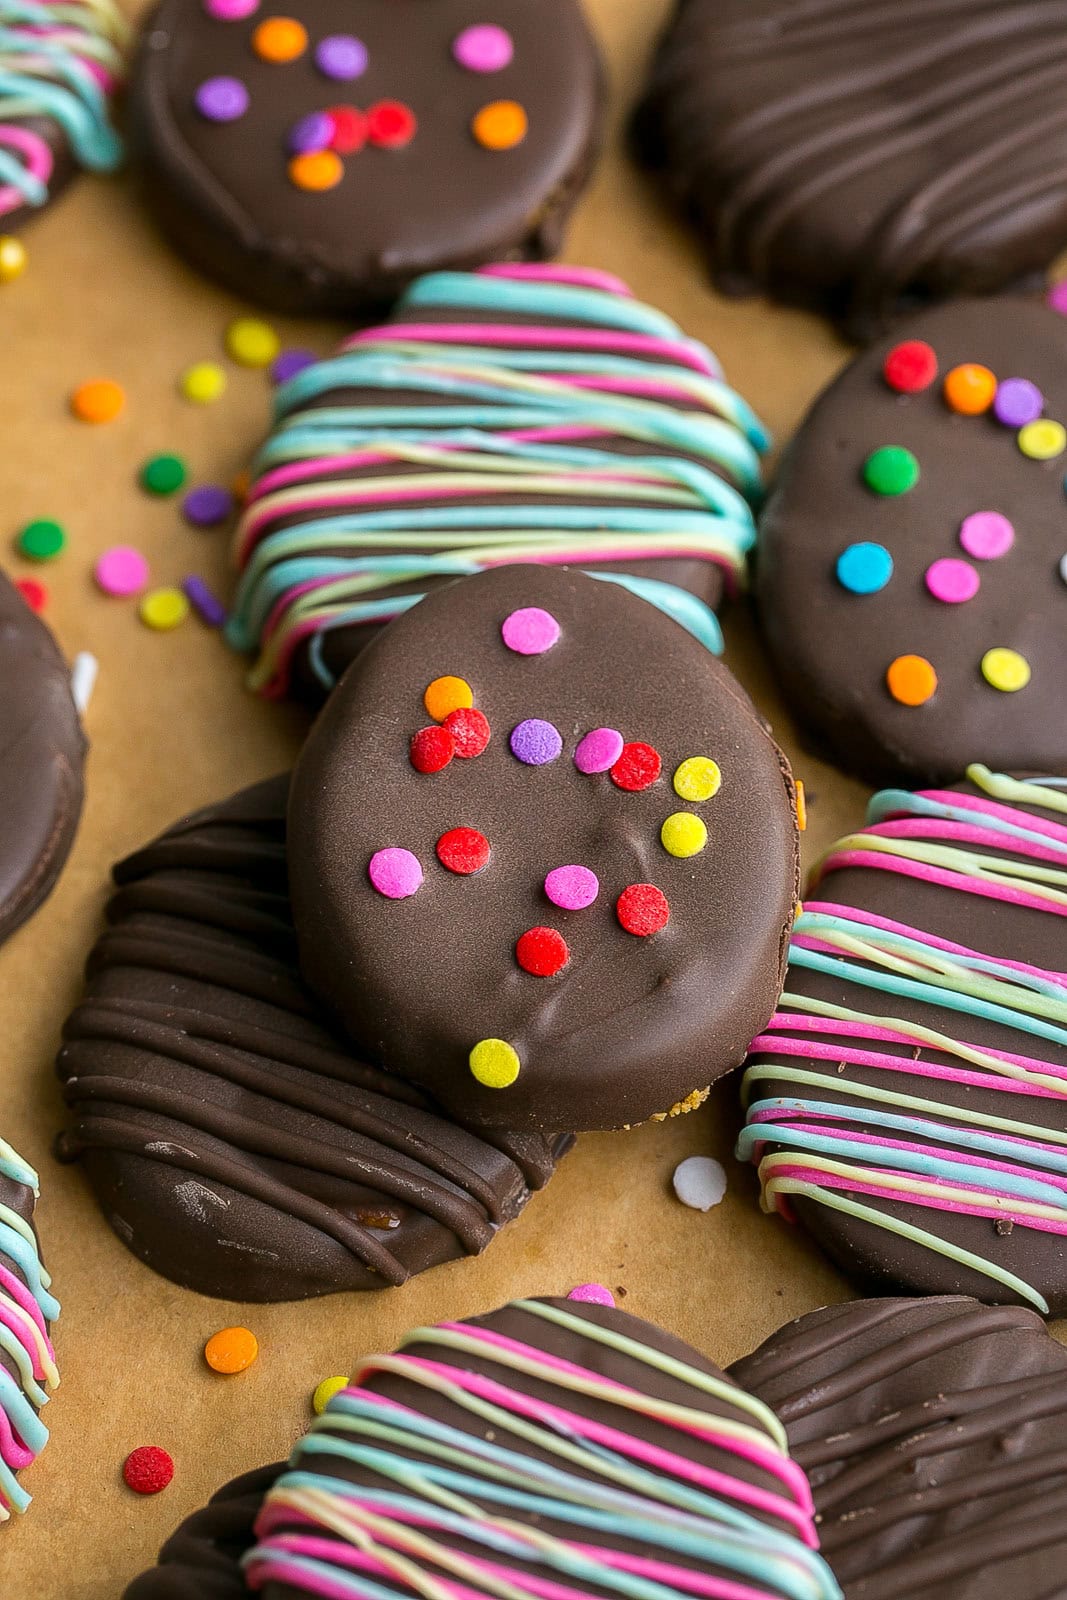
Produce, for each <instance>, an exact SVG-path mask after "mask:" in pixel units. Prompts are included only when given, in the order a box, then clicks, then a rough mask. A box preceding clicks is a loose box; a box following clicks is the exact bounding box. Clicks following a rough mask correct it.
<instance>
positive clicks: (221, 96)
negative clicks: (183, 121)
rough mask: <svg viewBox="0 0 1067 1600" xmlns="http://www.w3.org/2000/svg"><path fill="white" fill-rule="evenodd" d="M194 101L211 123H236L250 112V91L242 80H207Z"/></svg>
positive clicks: (201, 113)
mask: <svg viewBox="0 0 1067 1600" xmlns="http://www.w3.org/2000/svg"><path fill="white" fill-rule="evenodd" d="M194 100H195V104H196V109H197V110H198V111H199V113H200V115H201V116H202V117H206V118H207V120H208V121H209V122H236V121H237V119H238V118H239V117H243V116H244V114H245V112H246V111H247V110H248V90H247V89H246V88H245V86H244V84H243V83H242V82H241V80H240V78H206V79H205V80H204V82H203V83H202V84H201V85H200V87H199V89H198V90H197V91H196V95H195V96H194Z"/></svg>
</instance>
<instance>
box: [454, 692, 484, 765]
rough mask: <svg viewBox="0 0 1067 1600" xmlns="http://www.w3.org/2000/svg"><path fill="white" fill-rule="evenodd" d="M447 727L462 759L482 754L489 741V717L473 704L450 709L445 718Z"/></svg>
mask: <svg viewBox="0 0 1067 1600" xmlns="http://www.w3.org/2000/svg"><path fill="white" fill-rule="evenodd" d="M445 727H446V728H447V729H448V731H449V733H450V734H451V735H452V737H453V739H454V740H455V741H456V754H457V756H459V758H460V760H461V761H469V760H470V759H471V757H472V756H480V755H481V753H482V751H483V750H484V749H485V747H486V745H487V744H488V743H489V719H488V717H487V716H486V715H485V714H484V712H481V711H476V710H475V708H474V707H473V706H464V707H458V708H457V709H456V710H455V711H450V712H449V713H448V716H447V717H446V718H445Z"/></svg>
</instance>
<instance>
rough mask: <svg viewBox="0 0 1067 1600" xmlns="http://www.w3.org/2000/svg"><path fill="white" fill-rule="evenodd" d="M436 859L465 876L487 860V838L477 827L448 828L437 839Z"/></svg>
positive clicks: (450, 870)
mask: <svg viewBox="0 0 1067 1600" xmlns="http://www.w3.org/2000/svg"><path fill="white" fill-rule="evenodd" d="M456 753H457V755H458V754H459V752H458V751H457V752H456ZM437 859H438V861H440V863H441V865H442V866H443V867H447V868H448V870H449V872H458V873H459V874H460V876H461V877H464V878H467V877H469V876H470V874H471V873H472V872H481V870H482V868H483V867H484V866H485V865H486V863H487V862H488V860H489V840H488V839H487V838H486V837H485V834H484V833H479V832H478V830H477V828H449V830H448V832H447V833H443V834H442V835H441V837H440V838H439V839H438V841H437Z"/></svg>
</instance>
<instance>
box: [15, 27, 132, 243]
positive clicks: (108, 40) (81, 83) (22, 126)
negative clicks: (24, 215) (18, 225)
mask: <svg viewBox="0 0 1067 1600" xmlns="http://www.w3.org/2000/svg"><path fill="white" fill-rule="evenodd" d="M126 34H127V28H126V24H125V22H124V21H123V19H122V15H121V13H120V12H119V11H118V10H117V9H116V7H115V6H114V5H113V4H112V0H66V3H60V4H46V3H44V0H0V220H2V219H3V218H4V217H5V216H9V215H10V214H11V213H13V212H15V211H21V210H22V209H23V208H25V207H34V208H35V207H38V206H43V205H45V204H46V202H47V200H48V195H49V183H50V180H51V178H52V173H53V168H54V158H53V154H52V149H51V147H50V146H49V144H48V141H47V140H46V139H44V138H42V137H41V134H40V133H39V132H38V131H37V130H36V129H35V128H34V127H33V126H32V125H31V124H32V123H33V121H34V120H35V119H36V120H39V119H41V118H45V119H47V120H49V121H51V122H53V123H55V124H56V125H58V127H59V128H60V129H61V130H62V133H63V137H64V139H65V140H66V142H67V144H68V145H69V146H70V149H71V151H72V153H73V156H74V159H75V160H76V161H77V163H78V164H79V165H80V166H82V167H85V168H87V169H89V170H90V171H92V172H111V171H113V170H114V169H115V167H117V166H118V164H119V161H120V159H121V155H122V148H121V145H120V143H119V139H118V135H117V134H116V133H115V130H114V129H113V127H112V126H111V122H110V119H109V110H108V101H109V97H110V96H111V94H112V93H113V92H114V90H115V89H116V87H117V86H118V83H119V81H120V79H121V76H122V53H121V52H122V46H123V45H124V43H125V39H126Z"/></svg>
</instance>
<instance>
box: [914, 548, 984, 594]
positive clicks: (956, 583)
mask: <svg viewBox="0 0 1067 1600" xmlns="http://www.w3.org/2000/svg"><path fill="white" fill-rule="evenodd" d="M980 583H981V579H980V578H979V576H978V574H977V572H976V571H975V570H974V568H973V567H972V566H971V564H970V562H969V561H958V560H956V558H955V557H953V556H949V557H946V558H945V559H944V560H942V561H935V562H934V563H933V564H932V565H931V566H929V567H927V569H926V587H927V588H928V589H929V591H930V593H931V594H932V595H933V597H934V599H935V600H941V601H943V602H944V604H945V605H948V606H958V605H962V604H963V602H964V601H965V600H973V599H974V597H975V595H976V594H977V593H978V588H979V584H980Z"/></svg>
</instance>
